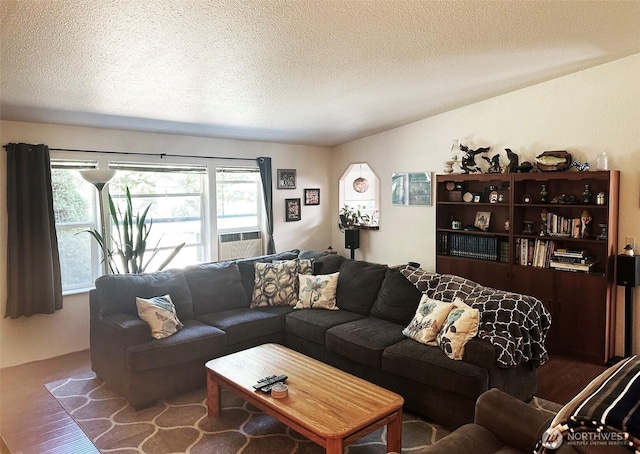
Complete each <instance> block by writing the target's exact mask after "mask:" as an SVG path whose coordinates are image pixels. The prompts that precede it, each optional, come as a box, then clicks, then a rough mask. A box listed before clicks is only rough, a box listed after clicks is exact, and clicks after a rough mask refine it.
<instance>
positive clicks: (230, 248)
mask: <svg viewBox="0 0 640 454" xmlns="http://www.w3.org/2000/svg"><path fill="white" fill-rule="evenodd" d="M258 255H262V232H243V233H224V234H222V235H219V236H218V260H220V261H222V260H235V259H243V258H248V257H256V256H258Z"/></svg>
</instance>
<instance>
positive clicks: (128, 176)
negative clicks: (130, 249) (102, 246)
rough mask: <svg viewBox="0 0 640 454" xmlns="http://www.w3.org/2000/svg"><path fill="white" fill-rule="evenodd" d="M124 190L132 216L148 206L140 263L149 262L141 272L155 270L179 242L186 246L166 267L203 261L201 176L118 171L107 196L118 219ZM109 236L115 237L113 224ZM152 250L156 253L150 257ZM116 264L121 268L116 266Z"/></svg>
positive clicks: (204, 256)
mask: <svg viewBox="0 0 640 454" xmlns="http://www.w3.org/2000/svg"><path fill="white" fill-rule="evenodd" d="M127 188H128V189H129V192H130V193H131V198H132V201H131V203H132V206H133V214H134V216H135V215H136V214H138V215H142V214H143V213H144V211H145V210H146V209H147V207H150V208H149V211H148V213H147V218H146V224H147V226H148V227H150V232H149V236H148V237H147V244H146V253H145V256H144V260H143V264H146V263H147V261H149V260H151V261H150V262H149V264H148V266H147V267H146V269H145V271H147V272H152V271H156V270H157V269H158V268H159V265H160V264H161V263H162V262H163V261H164V260H165V259H166V258H167V257H168V256H169V254H171V253H172V252H173V250H174V248H175V247H176V246H178V245H180V244H182V243H186V244H185V246H184V247H183V248H182V250H181V251H180V252H179V253H178V255H177V256H176V257H175V258H174V259H173V260H172V261H171V262H170V263H169V264H168V265H167V267H168V268H175V267H181V266H184V265H187V264H193V263H197V262H202V261H204V260H206V254H205V247H204V246H205V245H204V235H203V229H204V226H203V221H202V210H203V194H202V188H203V176H202V175H201V174H188V173H176V172H157V171H154V172H145V171H122V170H119V171H118V172H117V173H116V176H115V177H114V179H113V180H112V181H111V183H109V193H110V194H111V197H112V198H113V201H114V204H115V205H116V207H117V211H118V212H119V213H120V215H119V218H120V219H122V215H123V214H124V212H125V211H126V198H125V194H126V189H127ZM134 222H135V220H134ZM135 233H137V232H134V234H135ZM112 235H113V236H114V237H117V235H118V232H117V230H116V228H115V225H113V224H112ZM156 247H157V248H158V252H157V253H156V255H155V256H153V258H152V255H153V250H154V249H155V248H156ZM117 265H118V267H120V266H121V265H120V263H118V264H117Z"/></svg>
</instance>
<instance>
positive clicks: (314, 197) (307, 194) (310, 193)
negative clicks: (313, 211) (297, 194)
mask: <svg viewBox="0 0 640 454" xmlns="http://www.w3.org/2000/svg"><path fill="white" fill-rule="evenodd" d="M304 204H305V205H320V189H305V190H304Z"/></svg>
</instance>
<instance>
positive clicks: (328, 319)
mask: <svg viewBox="0 0 640 454" xmlns="http://www.w3.org/2000/svg"><path fill="white" fill-rule="evenodd" d="M361 318H364V316H363V315H360V314H355V313H353V312H349V311H315V310H308V311H294V312H292V313H290V314H289V315H287V319H286V321H285V330H286V332H287V333H290V334H293V335H295V336H298V337H300V338H302V339H306V340H309V341H312V342H315V343H316V344H320V345H323V346H324V345H325V338H326V333H327V330H328V329H329V328H331V327H332V326H336V325H340V324H342V323H348V322H352V321H354V320H358V319H361Z"/></svg>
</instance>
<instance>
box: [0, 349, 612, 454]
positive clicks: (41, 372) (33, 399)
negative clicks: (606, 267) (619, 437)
mask: <svg viewBox="0 0 640 454" xmlns="http://www.w3.org/2000/svg"><path fill="white" fill-rule="evenodd" d="M90 369H91V365H90V360H89V352H88V351H83V352H77V353H71V354H68V355H64V356H60V357H57V358H52V359H47V360H43V361H36V362H33V363H29V364H25V365H21V366H16V367H8V368H5V369H0V434H1V435H2V439H3V440H4V445H3V444H2V440H0V452H1V453H2V454H5V453H11V454H94V453H98V450H97V449H96V448H95V447H94V446H93V444H92V443H91V442H90V441H89V439H88V438H87V437H86V435H85V434H84V432H82V430H80V428H79V427H78V426H77V425H76V423H75V422H74V421H73V419H71V417H70V416H69V415H68V414H67V413H66V412H65V411H64V410H63V409H62V407H60V405H59V404H58V402H57V401H56V400H55V399H54V398H53V397H52V396H51V395H50V394H49V392H48V391H47V390H46V388H45V387H44V385H45V384H47V383H50V382H52V381H56V380H61V379H63V378H68V377H73V376H75V375H79V374H82V373H84V372H88V371H89V370H90ZM605 369H606V367H605V366H598V365H594V364H587V363H582V362H578V361H574V360H571V359H569V358H564V357H561V356H554V355H552V356H551V359H550V361H549V362H547V364H545V365H544V366H542V367H541V368H540V371H539V377H538V392H537V393H536V395H537V396H539V397H542V398H544V399H547V400H551V401H555V402H558V403H562V404H564V403H566V402H568V401H569V400H570V399H571V398H572V397H573V396H574V395H575V394H576V393H577V392H578V391H579V390H581V389H582V388H583V387H584V386H585V385H586V384H587V383H589V381H590V380H591V379H593V378H594V377H595V376H597V375H598V374H599V373H601V372H602V371H603V370H605Z"/></svg>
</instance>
